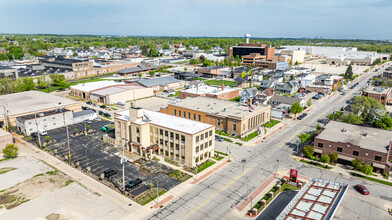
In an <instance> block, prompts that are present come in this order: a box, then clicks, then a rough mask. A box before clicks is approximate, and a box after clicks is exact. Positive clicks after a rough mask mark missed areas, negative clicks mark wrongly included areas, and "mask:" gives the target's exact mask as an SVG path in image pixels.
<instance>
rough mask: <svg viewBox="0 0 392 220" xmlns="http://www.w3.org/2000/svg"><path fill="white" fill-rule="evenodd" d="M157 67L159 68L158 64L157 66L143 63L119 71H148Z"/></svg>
mask: <svg viewBox="0 0 392 220" xmlns="http://www.w3.org/2000/svg"><path fill="white" fill-rule="evenodd" d="M149 65H150V66H149ZM156 68H157V66H155V65H151V64H144V63H142V64H140V65H138V66H136V67H131V68H127V69H123V70H120V71H118V73H124V74H129V73H137V72H141V71H146V70H153V69H156Z"/></svg>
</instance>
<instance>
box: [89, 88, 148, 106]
mask: <svg viewBox="0 0 392 220" xmlns="http://www.w3.org/2000/svg"><path fill="white" fill-rule="evenodd" d="M153 95H154V90H153V89H152V88H146V87H142V86H137V85H132V84H125V85H113V86H108V87H105V88H102V89H97V90H93V91H91V92H90V100H92V101H95V102H100V103H104V104H107V105H113V104H117V103H118V102H120V101H123V102H125V101H129V100H132V101H133V100H137V99H141V98H145V97H150V96H153Z"/></svg>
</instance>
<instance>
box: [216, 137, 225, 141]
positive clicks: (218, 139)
mask: <svg viewBox="0 0 392 220" xmlns="http://www.w3.org/2000/svg"><path fill="white" fill-rule="evenodd" d="M215 140H216V141H219V142H222V141H223V138H221V137H219V136H215Z"/></svg>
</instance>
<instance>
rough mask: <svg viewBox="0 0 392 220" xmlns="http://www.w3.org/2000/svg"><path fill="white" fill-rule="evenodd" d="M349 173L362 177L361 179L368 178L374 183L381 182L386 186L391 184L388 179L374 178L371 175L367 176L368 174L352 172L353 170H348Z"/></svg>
mask: <svg viewBox="0 0 392 220" xmlns="http://www.w3.org/2000/svg"><path fill="white" fill-rule="evenodd" d="M350 174H351V175H352V176H356V177H359V178H362V179H366V180H370V181H373V182H376V183H381V184H384V185H387V186H392V183H391V182H388V181H384V180H379V179H376V178H373V177H368V176H365V175H361V174H358V173H354V172H350Z"/></svg>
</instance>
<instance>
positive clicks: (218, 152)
mask: <svg viewBox="0 0 392 220" xmlns="http://www.w3.org/2000/svg"><path fill="white" fill-rule="evenodd" d="M215 153H217V154H222V155H224V156H229V155H228V154H225V153H223V152H220V151H215Z"/></svg>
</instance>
